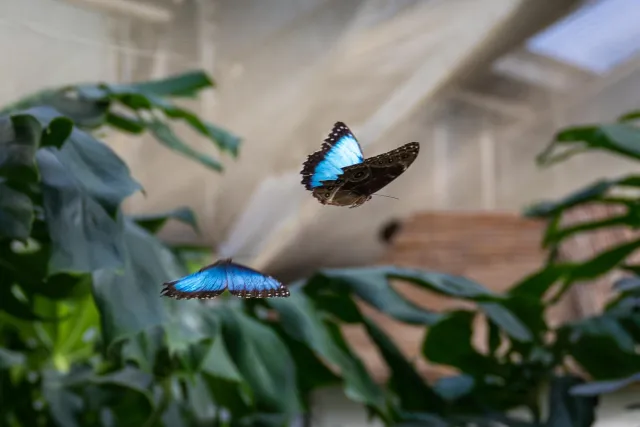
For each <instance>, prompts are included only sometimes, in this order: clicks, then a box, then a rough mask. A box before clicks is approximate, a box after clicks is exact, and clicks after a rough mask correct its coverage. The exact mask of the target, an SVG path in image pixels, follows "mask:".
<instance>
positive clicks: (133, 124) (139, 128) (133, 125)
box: [107, 112, 145, 134]
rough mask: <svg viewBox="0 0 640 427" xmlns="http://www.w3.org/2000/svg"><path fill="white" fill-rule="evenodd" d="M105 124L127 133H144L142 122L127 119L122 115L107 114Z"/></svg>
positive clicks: (127, 117) (133, 118)
mask: <svg viewBox="0 0 640 427" xmlns="http://www.w3.org/2000/svg"><path fill="white" fill-rule="evenodd" d="M107 123H108V124H109V125H111V126H112V127H114V128H116V129H120V130H123V131H125V132H129V133H134V134H140V133H143V132H144V131H145V126H144V123H143V122H141V121H140V120H138V119H137V118H135V117H129V116H127V115H124V114H118V113H114V112H109V114H107Z"/></svg>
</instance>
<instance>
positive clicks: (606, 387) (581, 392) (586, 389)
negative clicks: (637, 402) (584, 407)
mask: <svg viewBox="0 0 640 427" xmlns="http://www.w3.org/2000/svg"><path fill="white" fill-rule="evenodd" d="M635 383H640V372H638V373H635V374H633V375H630V376H628V377H625V378H620V379H616V380H609V381H594V382H590V383H586V384H579V385H576V386H573V387H572V388H571V394H572V395H574V396H598V395H600V394H609V393H613V392H616V391H618V390H621V389H624V388H626V387H628V386H630V385H632V384H635Z"/></svg>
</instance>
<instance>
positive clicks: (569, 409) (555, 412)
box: [545, 376, 598, 427]
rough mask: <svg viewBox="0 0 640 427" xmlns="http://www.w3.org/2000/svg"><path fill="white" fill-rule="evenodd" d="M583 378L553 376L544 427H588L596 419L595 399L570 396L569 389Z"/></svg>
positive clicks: (581, 381)
mask: <svg viewBox="0 0 640 427" xmlns="http://www.w3.org/2000/svg"><path fill="white" fill-rule="evenodd" d="M583 382H584V380H582V379H580V378H578V377H573V376H565V377H554V378H553V380H552V381H551V389H550V391H549V417H548V421H547V422H546V423H545V427H566V426H572V427H590V426H592V425H593V423H594V422H595V420H596V405H597V402H598V401H597V399H596V398H593V397H581V396H572V395H571V394H569V390H570V389H571V388H572V387H574V386H576V385H577V384H581V383H583Z"/></svg>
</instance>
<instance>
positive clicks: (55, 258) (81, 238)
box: [37, 148, 124, 273]
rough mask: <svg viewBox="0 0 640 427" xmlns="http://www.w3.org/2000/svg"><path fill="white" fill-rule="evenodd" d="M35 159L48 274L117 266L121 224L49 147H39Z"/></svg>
mask: <svg viewBox="0 0 640 427" xmlns="http://www.w3.org/2000/svg"><path fill="white" fill-rule="evenodd" d="M37 159H38V165H39V167H40V172H41V174H42V193H43V203H44V210H45V215H46V218H47V225H48V227H49V234H50V236H51V241H52V254H51V260H50V264H49V265H50V273H58V272H66V271H68V272H92V271H94V270H98V269H101V268H116V267H120V266H121V265H122V262H123V258H124V253H123V248H122V243H121V235H122V232H121V226H120V225H119V224H118V223H117V222H116V221H114V220H113V218H111V216H110V215H109V213H108V212H106V211H105V210H104V208H103V206H102V205H100V204H99V203H98V202H97V201H96V200H95V199H93V198H92V197H91V195H90V194H88V192H87V191H86V189H85V187H83V186H82V185H80V184H79V182H78V181H77V180H76V178H75V177H73V176H72V175H71V174H70V171H69V169H68V168H67V167H66V165H64V164H63V163H62V162H61V161H60V159H59V158H58V157H56V155H55V154H54V153H53V152H51V151H50V149H47V148H43V149H41V150H39V151H38V154H37Z"/></svg>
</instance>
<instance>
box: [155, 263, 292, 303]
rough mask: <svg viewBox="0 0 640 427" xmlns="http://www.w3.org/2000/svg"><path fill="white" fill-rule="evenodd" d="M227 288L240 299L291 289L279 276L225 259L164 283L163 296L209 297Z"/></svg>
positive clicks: (281, 293)
mask: <svg viewBox="0 0 640 427" xmlns="http://www.w3.org/2000/svg"><path fill="white" fill-rule="evenodd" d="M225 289H228V290H229V292H230V293H231V294H232V295H235V296H237V297H241V298H273V297H288V296H289V295H290V293H289V290H288V289H287V288H286V287H285V286H284V285H283V284H282V283H280V282H278V281H277V280H276V279H274V278H273V277H270V276H266V275H264V274H262V273H260V272H259V271H256V270H253V269H251V268H249V267H246V266H243V265H240V264H236V263H234V262H233V261H232V260H231V259H222V260H219V261H217V262H215V263H213V264H211V265H208V266H206V267H203V268H201V269H200V270H198V271H197V272H195V273H192V274H189V275H187V276H184V277H182V278H180V279H177V280H174V281H171V282H166V283H164V284H163V289H162V291H161V295H164V296H168V297H171V298H175V299H193V298H196V299H210V298H215V297H217V296H219V295H220V294H222V293H223V292H224V291H225Z"/></svg>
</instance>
